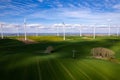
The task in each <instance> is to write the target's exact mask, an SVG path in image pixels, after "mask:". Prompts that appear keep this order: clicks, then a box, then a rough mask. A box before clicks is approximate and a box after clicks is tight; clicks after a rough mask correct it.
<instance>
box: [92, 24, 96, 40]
mask: <svg viewBox="0 0 120 80" xmlns="http://www.w3.org/2000/svg"><path fill="white" fill-rule="evenodd" d="M95 38H96V26H95V25H93V39H95Z"/></svg>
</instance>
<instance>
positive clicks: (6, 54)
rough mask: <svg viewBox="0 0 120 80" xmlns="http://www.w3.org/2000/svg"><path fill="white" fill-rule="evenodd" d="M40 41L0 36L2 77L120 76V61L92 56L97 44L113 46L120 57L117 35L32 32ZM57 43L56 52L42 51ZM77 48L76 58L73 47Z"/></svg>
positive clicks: (80, 79)
mask: <svg viewBox="0 0 120 80" xmlns="http://www.w3.org/2000/svg"><path fill="white" fill-rule="evenodd" d="M28 38H29V39H32V40H35V41H37V42H38V43H37V44H27V45H26V44H24V43H23V42H20V41H18V40H16V37H9V38H6V39H1V40H0V80H120V76H119V74H120V64H118V63H114V62H110V61H105V60H98V59H92V58H88V56H90V55H91V54H90V50H91V49H92V48H94V47H105V48H109V49H111V50H113V51H114V52H115V53H116V54H115V56H116V59H118V60H120V47H119V46H120V39H119V38H117V37H114V36H111V37H97V38H96V39H95V40H94V39H92V38H91V37H85V38H84V37H79V36H76V37H75V36H68V37H67V39H66V41H63V40H62V37H56V36H39V37H33V36H29V37H28ZM47 46H53V47H54V49H55V51H54V52H53V53H52V54H44V53H42V52H43V51H44V50H45V49H46V47H47ZM73 49H75V50H76V51H77V52H76V53H77V55H76V58H75V59H73V58H72V50H73Z"/></svg>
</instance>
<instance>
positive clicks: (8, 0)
mask: <svg viewBox="0 0 120 80" xmlns="http://www.w3.org/2000/svg"><path fill="white" fill-rule="evenodd" d="M11 1H12V0H0V2H11Z"/></svg>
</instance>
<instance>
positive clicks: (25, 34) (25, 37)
mask: <svg viewBox="0 0 120 80" xmlns="http://www.w3.org/2000/svg"><path fill="white" fill-rule="evenodd" d="M24 39H25V41H26V40H27V32H26V19H25V18H24Z"/></svg>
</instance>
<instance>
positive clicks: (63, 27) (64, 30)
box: [63, 22, 65, 40]
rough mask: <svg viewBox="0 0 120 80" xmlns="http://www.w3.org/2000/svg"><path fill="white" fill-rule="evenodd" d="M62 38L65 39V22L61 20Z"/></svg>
mask: <svg viewBox="0 0 120 80" xmlns="http://www.w3.org/2000/svg"><path fill="white" fill-rule="evenodd" d="M63 40H65V23H64V22H63Z"/></svg>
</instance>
